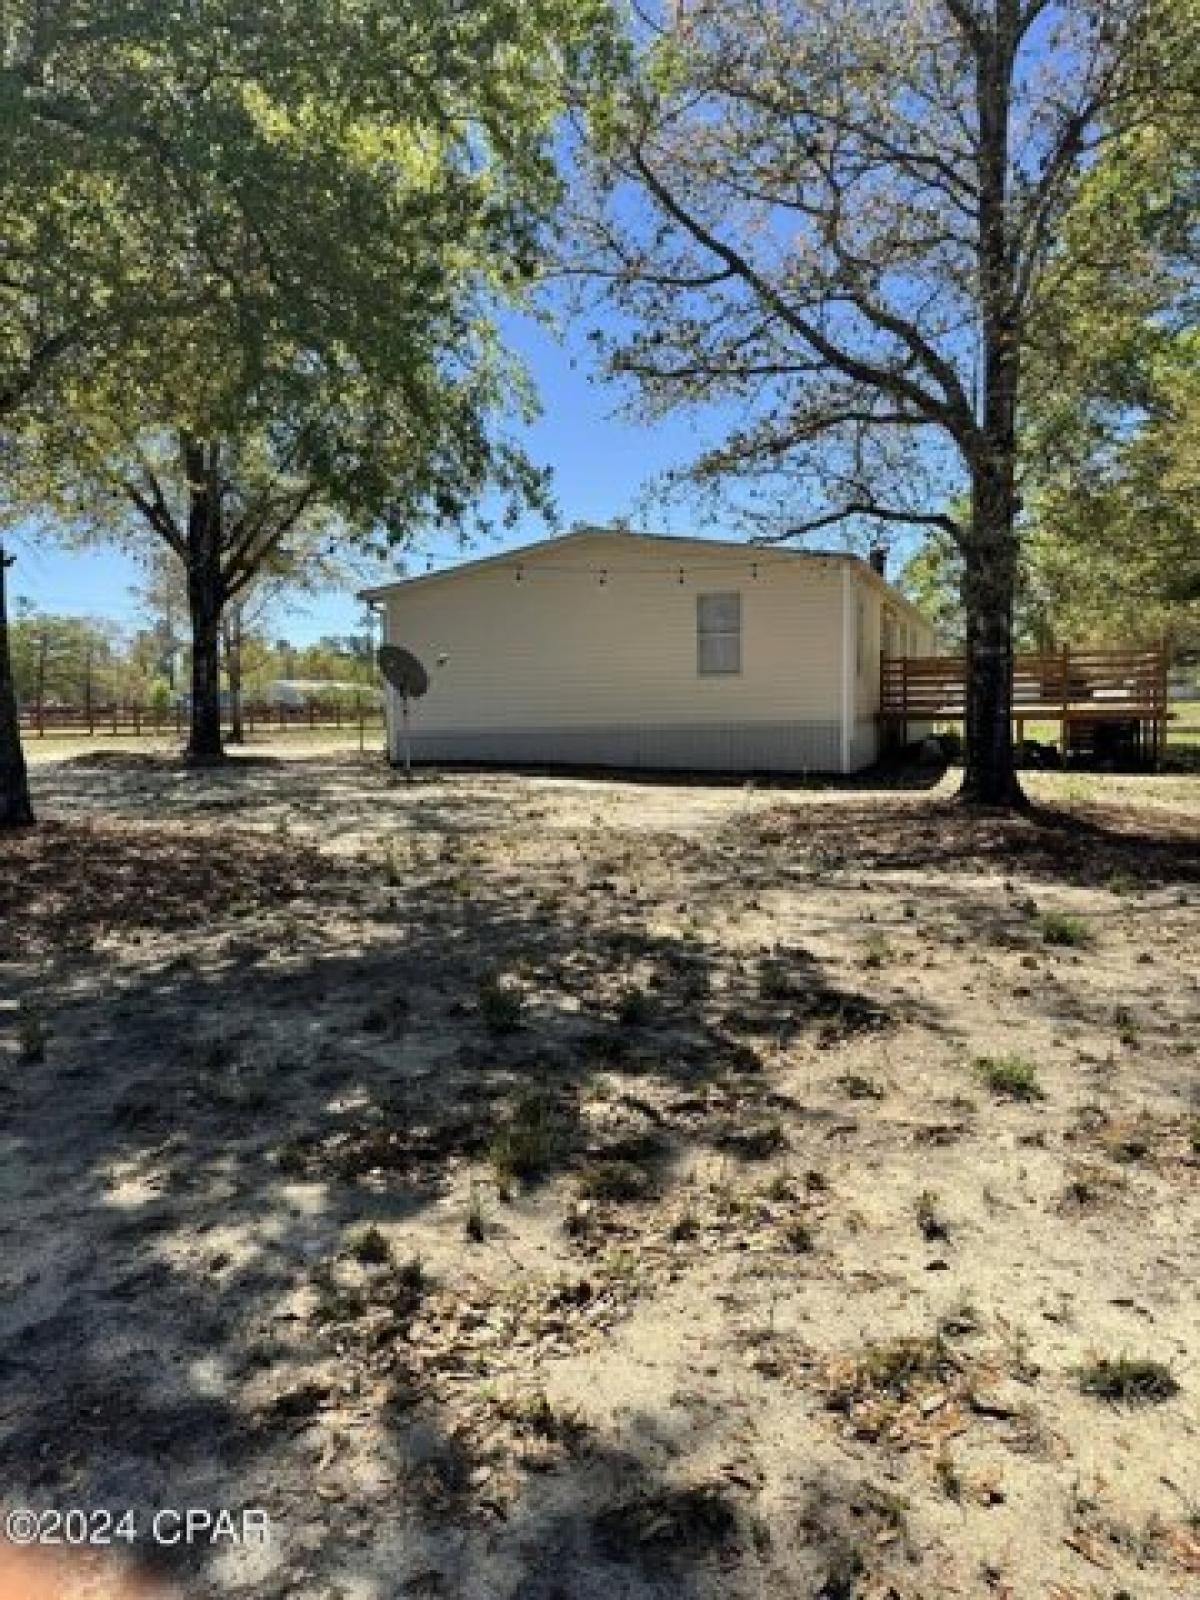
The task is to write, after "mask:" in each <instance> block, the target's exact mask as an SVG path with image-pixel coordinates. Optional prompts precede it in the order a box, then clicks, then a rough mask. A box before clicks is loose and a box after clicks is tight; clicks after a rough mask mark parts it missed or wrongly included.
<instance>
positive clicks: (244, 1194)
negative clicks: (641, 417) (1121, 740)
mask: <svg viewBox="0 0 1200 1600" xmlns="http://www.w3.org/2000/svg"><path fill="white" fill-rule="evenodd" d="M35 784H36V791H37V799H38V803H39V807H40V810H41V812H42V814H43V815H44V817H45V818H46V819H48V820H47V822H46V825H45V826H44V827H43V828H41V829H40V830H38V831H37V832H36V833H32V834H28V835H24V836H21V837H20V838H19V839H17V840H15V841H5V842H4V843H3V844H0V1150H2V1158H0V1291H2V1292H0V1491H2V1494H3V1499H4V1501H5V1505H6V1507H9V1508H11V1507H14V1506H29V1507H32V1508H34V1509H35V1510H37V1511H44V1510H45V1509H47V1508H51V1507H57V1508H66V1507H82V1508H89V1509H91V1510H93V1511H96V1510H104V1511H107V1512H109V1513H111V1514H112V1515H113V1516H114V1517H116V1516H118V1515H119V1514H120V1513H121V1512H122V1511H123V1510H125V1509H126V1508H128V1509H129V1510H130V1512H131V1513H132V1517H131V1519H130V1521H129V1522H128V1523H126V1525H125V1526H126V1528H127V1529H129V1528H132V1542H128V1541H127V1540H126V1539H125V1538H124V1537H118V1538H117V1539H116V1542H115V1544H114V1545H113V1546H112V1547H111V1551H110V1553H111V1554H112V1555H113V1557H114V1562H115V1565H116V1567H119V1568H120V1569H121V1570H128V1571H130V1572H131V1573H135V1574H137V1575H139V1576H140V1577H141V1578H143V1579H145V1580H146V1581H147V1582H150V1583H152V1585H157V1584H158V1583H159V1582H160V1581H161V1582H162V1583H165V1584H167V1585H168V1586H172V1587H173V1588H175V1587H177V1589H178V1591H179V1592H181V1593H186V1594H189V1595H195V1596H256V1597H263V1600H267V1597H270V1600H282V1597H284V1596H287V1597H297V1600H334V1597H338V1596H341V1597H343V1600H388V1597H392V1596H453V1597H463V1600H554V1597H559V1600H601V1597H604V1600H623V1597H627V1600H634V1597H637V1600H648V1597H650V1596H655V1597H681V1600H716V1597H726V1596H729V1597H741V1596H747V1597H751V1596H753V1597H761V1600H768V1597H769V1600H776V1597H791V1596H796V1597H813V1600H820V1597H823V1600H850V1597H863V1600H882V1597H892V1600H937V1597H942V1596H976V1595H978V1596H1007V1597H1010V1600H1026V1597H1046V1600H1117V1597H1119V1596H1126V1597H1134V1600H1158V1597H1167V1596H1195V1595H1196V1594H1198V1593H1200V1470H1198V1469H1200V1410H1198V1397H1200V1348H1198V1340H1200V1333H1198V1328H1197V1315H1196V1312H1197V1297H1196V1284H1197V1268H1198V1267H1200V1247H1198V1243H1197V1241H1198V1239H1200V1227H1198V1224H1200V1083H1198V1074H1197V1066H1198V1059H1197V1054H1196V1051H1197V1043H1198V1038H1200V1035H1198V1031H1197V1016H1198V1011H1200V962H1198V961H1197V951H1198V947H1200V940H1198V938H1197V932H1198V922H1200V918H1198V916H1197V907H1198V905H1200V833H1198V827H1197V825H1198V823H1200V783H1197V781H1196V780H1194V779H1187V778H1166V777H1164V778H1142V779H1134V778H1130V779H1107V778H1079V777H1074V778H1065V777H1062V776H1057V775H1055V776H1051V775H1041V776H1039V777H1037V778H1036V779H1034V780H1032V781H1031V787H1032V788H1033V789H1034V791H1035V794H1036V797H1037V799H1038V800H1039V802H1040V804H1041V805H1042V806H1043V807H1053V808H1055V809H1054V810H1053V811H1048V810H1043V811H1042V812H1041V813H1039V814H1038V815H1037V816H1036V817H1035V818H1034V819H1033V820H1029V821H1019V822H1008V823H999V822H990V823H984V824H980V825H978V826H969V825H968V824H967V823H966V822H965V821H964V820H963V819H962V818H961V817H959V816H958V814H957V813H956V812H955V811H954V810H953V809H952V808H951V807H950V806H949V804H948V797H949V793H950V786H949V784H947V783H943V784H942V785H940V786H933V787H924V788H923V787H915V788H911V789H899V790H896V789H889V788H886V787H882V786H872V785H871V784H870V783H869V782H868V783H864V784H861V785H856V786H853V787H847V788H840V789H839V788H835V787H830V788H826V789H820V788H814V789H772V788H764V787H756V786H728V787H721V786H708V787H688V786H683V785H678V784H665V783H664V784H633V783H620V782H588V781H584V780H569V779H538V778H530V777H517V776H503V775H486V776H484V775H470V774H463V775H446V776H444V777H442V778H433V777H428V778H423V779H422V780H421V781H419V782H418V783H416V784H414V785H412V786H411V787H410V786H406V785H404V784H403V783H402V782H400V781H399V780H398V779H397V778H396V777H395V776H394V775H393V774H391V773H390V772H389V771H388V770H387V769H386V768H385V767H383V766H382V765H378V764H373V763H366V762H362V761H360V760H358V759H356V758H355V757H353V756H352V755H349V754H340V755H330V754H329V753H326V754H324V755H322V756H319V757H318V756H314V755H308V756H304V755H302V754H300V752H299V751H297V750H294V749H293V750H292V751H291V753H290V755H289V757H288V758H287V759H265V758H256V759H246V760H242V761H239V762H238V763H237V764H236V765H234V766H232V767H231V768H230V769H228V770H223V771H220V772H210V773H195V772H189V771H185V770H184V769H183V768H182V767H180V766H179V765H177V764H176V763H175V762H174V761H173V760H171V759H169V758H168V757H166V756H164V755H161V754H156V753H151V752H147V751H142V752H141V753H140V754H137V753H135V754H120V753H116V752H112V753H109V754H106V755H101V756H85V757H80V758H75V759H68V760H61V759H60V760H57V761H47V762H39V763H38V764H37V765H36V767H35ZM1122 1362H1124V1363H1126V1364H1125V1365H1122V1364H1121V1363H1122ZM1097 1390H1098V1391H1100V1392H1095V1391H1097ZM163 1507H165V1508H171V1509H179V1508H189V1507H191V1508H205V1509H208V1510H210V1511H214V1510H216V1509H218V1508H226V1509H228V1510H230V1511H231V1512H233V1513H234V1517H235V1523H234V1529H233V1531H232V1532H231V1531H230V1528H229V1526H228V1525H226V1526H224V1527H222V1528H219V1529H216V1530H213V1532H212V1533H209V1532H207V1531H206V1530H203V1529H201V1530H199V1531H198V1532H197V1534H196V1535H195V1537H194V1538H193V1539H192V1541H191V1542H190V1543H187V1542H184V1541H183V1540H182V1539H180V1540H178V1541H175V1542H164V1541H163V1539H162V1538H161V1537H160V1540H159V1542H157V1543H156V1542H155V1541H154V1539H153V1538H152V1532H153V1524H152V1521H151V1517H152V1514H153V1512H154V1511H155V1510H156V1509H158V1508H163ZM245 1508H251V1509H254V1510H261V1511H264V1512H265V1513H266V1514H267V1516H268V1517H269V1522H270V1538H269V1539H268V1540H266V1541H265V1542H259V1540H258V1539H257V1529H256V1528H255V1529H253V1530H251V1532H250V1535H249V1536H247V1537H245V1538H243V1537H240V1536H239V1535H240V1532H241V1530H242V1526H243V1525H242V1524H241V1523H240V1522H238V1521H237V1520H236V1519H237V1518H240V1517H241V1514H242V1512H243V1511H244V1510H245ZM97 1526H98V1524H96V1523H93V1525H92V1531H93V1532H95V1531H96V1529H97ZM42 1531H43V1532H46V1531H51V1532H52V1531H54V1525H53V1524H50V1523H47V1522H45V1521H43V1524H42ZM159 1531H160V1535H161V1534H164V1533H165V1534H166V1536H167V1539H168V1540H169V1537H170V1535H171V1533H173V1532H174V1531H176V1529H175V1524H173V1523H168V1524H167V1525H166V1527H165V1528H163V1527H162V1525H160V1530H159ZM214 1535H215V1536H214ZM110 1536H111V1533H110ZM2 1568H3V1562H2V1561H0V1587H2V1581H3V1578H4V1573H3V1570H2ZM20 1581H24V1582H26V1588H25V1589H24V1590H20V1589H18V1590H17V1591H16V1592H18V1593H22V1594H26V1593H27V1594H32V1593H33V1592H34V1591H33V1580H32V1579H28V1580H20ZM70 1592H71V1593H72V1594H76V1593H78V1594H82V1593H83V1592H84V1589H83V1588H82V1587H81V1586H80V1584H79V1583H76V1582H75V1581H74V1580H72V1583H71V1585H70Z"/></svg>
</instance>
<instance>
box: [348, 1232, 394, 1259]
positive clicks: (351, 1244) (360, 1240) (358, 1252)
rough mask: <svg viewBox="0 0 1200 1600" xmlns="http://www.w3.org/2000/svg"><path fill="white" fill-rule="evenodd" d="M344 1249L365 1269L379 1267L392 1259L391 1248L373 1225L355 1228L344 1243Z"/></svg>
mask: <svg viewBox="0 0 1200 1600" xmlns="http://www.w3.org/2000/svg"><path fill="white" fill-rule="evenodd" d="M346 1249H347V1251H348V1253H349V1254H350V1255H352V1256H353V1257H354V1259H355V1260H356V1261H361V1262H362V1264H363V1266H365V1267H381V1266H383V1265H384V1263H385V1262H388V1261H390V1260H391V1259H392V1247H391V1245H390V1244H389V1243H388V1242H387V1240H386V1239H385V1238H384V1236H383V1234H382V1233H380V1231H379V1229H378V1228H376V1227H375V1226H374V1225H369V1226H367V1227H365V1228H355V1229H354V1231H353V1232H352V1233H351V1235H350V1237H349V1239H348V1240H347V1241H346Z"/></svg>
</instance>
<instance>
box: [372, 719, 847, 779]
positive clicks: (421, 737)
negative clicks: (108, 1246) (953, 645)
mask: <svg viewBox="0 0 1200 1600" xmlns="http://www.w3.org/2000/svg"><path fill="white" fill-rule="evenodd" d="M398 723H399V719H398V718H397V719H395V721H394V723H393V734H392V759H393V760H394V761H398V760H400V759H401V758H402V747H401V743H400V729H399V725H398ZM411 739H412V758H413V760H414V761H421V762H424V761H466V762H473V761H483V762H495V763H496V764H498V765H503V764H504V763H512V764H514V765H529V766H542V765H546V766H560V765H561V766H582V767H589V766H596V767H647V768H657V769H660V770H669V769H671V768H675V769H678V770H680V771H691V772H793V773H803V772H838V771H840V770H841V766H842V729H841V724H840V723H839V722H836V721H830V722H753V723H730V724H720V723H714V724H696V723H653V724H648V725H645V726H638V727H630V726H627V725H626V726H603V725H601V726H589V727H529V728H462V729H452V730H450V729H447V730H436V731H435V730H432V729H424V728H421V727H414V728H413V729H412V733H411ZM874 755H875V751H874V748H873V741H871V743H870V744H868V742H867V741H863V743H862V744H861V745H858V744H857V742H856V745H855V757H856V765H855V767H854V768H853V769H852V770H857V767H858V766H867V765H869V764H870V762H871V761H872V760H873V759H874Z"/></svg>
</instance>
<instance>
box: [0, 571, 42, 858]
mask: <svg viewBox="0 0 1200 1600" xmlns="http://www.w3.org/2000/svg"><path fill="white" fill-rule="evenodd" d="M10 560H11V557H9V556H6V555H5V553H4V546H3V544H0V832H4V831H6V830H7V829H10V828H28V827H30V826H31V825H32V823H33V820H34V818H33V805H32V803H31V801H30V799H29V779H28V776H27V774H26V772H25V754H24V752H23V751H22V749H21V723H20V720H19V718H18V716H17V692H16V686H15V684H14V683H13V672H12V659H11V656H10V654H9V648H8V602H7V595H6V588H7V577H8V567H9V562H10Z"/></svg>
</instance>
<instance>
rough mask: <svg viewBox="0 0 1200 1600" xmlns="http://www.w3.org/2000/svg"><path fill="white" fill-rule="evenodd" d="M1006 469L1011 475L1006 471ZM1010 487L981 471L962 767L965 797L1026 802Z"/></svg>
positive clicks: (970, 570) (969, 566)
mask: <svg viewBox="0 0 1200 1600" xmlns="http://www.w3.org/2000/svg"><path fill="white" fill-rule="evenodd" d="M1002 477H1005V478H1006V477H1007V474H1003V475H1002ZM1013 521H1014V511H1013V504H1012V496H1011V493H1006V491H1005V487H1004V482H1003V481H1002V482H1001V483H999V484H998V483H997V482H996V481H995V475H994V474H991V473H988V472H986V471H985V472H982V473H980V474H978V475H977V478H976V483H975V486H974V493H973V510H972V525H971V538H970V541H969V544H968V548H967V551H966V560H965V564H964V571H963V602H964V608H965V610H966V613H967V617H968V619H969V622H968V626H967V698H966V714H965V730H964V731H965V739H964V744H965V769H964V772H963V782H962V789H961V791H960V795H961V798H962V799H964V800H967V801H970V802H972V803H973V804H976V805H985V806H1003V807H1011V806H1021V805H1023V804H1024V803H1025V797H1024V795H1023V793H1022V791H1021V785H1020V783H1019V781H1018V779H1017V774H1016V767H1015V764H1014V760H1013V728H1012V683H1013V641H1012V623H1013V592H1014V586H1015V577H1016V536H1015V531H1014V527H1013Z"/></svg>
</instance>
